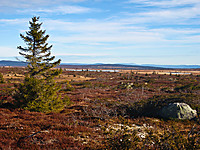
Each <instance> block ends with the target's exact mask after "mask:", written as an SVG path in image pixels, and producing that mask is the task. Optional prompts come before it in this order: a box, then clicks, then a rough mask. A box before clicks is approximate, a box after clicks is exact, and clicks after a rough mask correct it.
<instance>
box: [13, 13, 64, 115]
mask: <svg viewBox="0 0 200 150" xmlns="http://www.w3.org/2000/svg"><path fill="white" fill-rule="evenodd" d="M38 21H39V17H33V18H32V21H30V22H29V24H30V27H29V29H30V30H29V31H27V32H26V35H22V34H20V37H21V38H22V39H23V40H24V42H25V43H26V45H27V46H26V47H22V46H18V47H17V48H18V49H19V50H20V52H19V54H21V55H22V56H23V57H24V58H25V59H26V61H27V62H28V65H27V69H28V73H27V74H26V77H25V79H24V82H23V83H21V84H20V85H19V86H18V89H17V91H16V94H15V96H14V97H15V99H16V104H17V106H19V107H21V108H24V109H28V110H31V111H42V112H50V111H56V110H60V109H62V108H63V107H64V105H65V100H63V99H61V98H60V95H58V91H59V90H60V86H59V85H58V84H57V83H56V82H55V81H54V78H55V77H56V76H58V75H59V74H61V71H62V70H61V69H55V68H54V67H56V66H58V65H59V64H60V62H61V60H60V59H59V60H57V61H55V62H52V61H53V60H54V59H55V56H51V51H50V50H51V48H52V45H50V46H49V45H48V43H47V40H48V38H49V35H45V32H46V31H45V30H41V25H42V23H39V22H38Z"/></svg>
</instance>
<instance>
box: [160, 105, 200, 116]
mask: <svg viewBox="0 0 200 150" xmlns="http://www.w3.org/2000/svg"><path fill="white" fill-rule="evenodd" d="M159 115H160V117H162V118H168V119H169V118H177V119H192V118H195V116H197V111H196V110H193V109H192V108H191V107H190V106H189V105H188V104H186V103H170V104H169V105H167V106H165V107H163V108H162V109H161V111H160V114H159Z"/></svg>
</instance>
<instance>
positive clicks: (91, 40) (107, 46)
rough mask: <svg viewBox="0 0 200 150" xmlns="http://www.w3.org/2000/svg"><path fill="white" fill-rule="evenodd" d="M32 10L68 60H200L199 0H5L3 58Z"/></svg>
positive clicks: (10, 55) (0, 13)
mask: <svg viewBox="0 0 200 150" xmlns="http://www.w3.org/2000/svg"><path fill="white" fill-rule="evenodd" d="M33 16H40V21H41V22H43V25H42V28H43V29H46V33H47V34H49V35H50V38H49V40H48V43H49V44H52V45H53V48H52V54H53V55H55V56H56V58H57V59H58V58H61V59H62V62H65V63H136V64H168V65H170V64H176V65H180V64H200V0H52V1H47V0H28V1H27V0H1V1H0V53H1V55H0V59H1V60H3V59H4V60H5V59H6V60H8V59H9V60H15V57H20V56H19V54H18V53H19V50H17V48H16V47H17V46H19V45H21V46H25V43H24V42H23V41H22V39H20V37H19V34H20V33H22V34H24V33H25V31H27V30H28V26H29V24H28V21H30V20H31V18H32V17H33Z"/></svg>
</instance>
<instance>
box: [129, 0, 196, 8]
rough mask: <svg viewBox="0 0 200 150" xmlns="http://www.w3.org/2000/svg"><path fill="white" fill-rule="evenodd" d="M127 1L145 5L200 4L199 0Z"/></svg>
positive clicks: (173, 5)
mask: <svg viewBox="0 0 200 150" xmlns="http://www.w3.org/2000/svg"><path fill="white" fill-rule="evenodd" d="M129 3H136V4H144V5H147V6H159V7H176V6H184V5H196V4H200V1H199V0H160V1H157V0H130V1H129Z"/></svg>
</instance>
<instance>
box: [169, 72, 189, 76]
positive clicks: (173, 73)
mask: <svg viewBox="0 0 200 150" xmlns="http://www.w3.org/2000/svg"><path fill="white" fill-rule="evenodd" d="M167 73H169V74H172V75H190V74H192V73H189V72H167Z"/></svg>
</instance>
